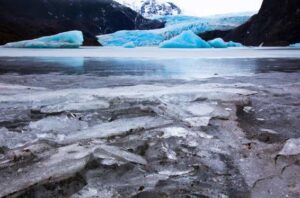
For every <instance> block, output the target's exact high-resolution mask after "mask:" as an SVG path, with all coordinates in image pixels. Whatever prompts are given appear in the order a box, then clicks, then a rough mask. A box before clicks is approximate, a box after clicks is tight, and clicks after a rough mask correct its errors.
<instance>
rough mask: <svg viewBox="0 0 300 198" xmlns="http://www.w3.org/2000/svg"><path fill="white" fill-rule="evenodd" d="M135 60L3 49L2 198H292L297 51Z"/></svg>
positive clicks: (152, 54)
mask: <svg viewBox="0 0 300 198" xmlns="http://www.w3.org/2000/svg"><path fill="white" fill-rule="evenodd" d="M112 50H115V53H116V54H112V55H109V56H108V57H105V55H108V54H109V52H112ZM140 51H141V54H138V55H136V54H135V53H137V51H136V49H127V52H128V53H125V52H126V51H125V50H124V49H119V48H101V49H98V48H91V49H89V48H83V49H79V50H78V51H76V50H69V51H65V50H40V51H39V53H37V51H35V50H27V49H26V50H12V49H5V50H4V49H0V56H1V57H0V109H1V111H0V197H5V196H8V197H73V198H78V197H84V198H92V197H103V198H110V197H158V198H159V197H171V198H172V197H263V198H265V197H270V198H271V197H272V198H274V197H275V198H277V197H278V198H281V197H295V198H297V197H299V196H300V183H299V177H300V175H299V173H300V151H299V147H300V145H299V138H300V132H299V128H300V125H299V119H300V103H299V98H300V82H299V78H300V73H299V72H300V59H299V57H300V53H299V52H300V51H299V50H289V49H287V50H284V49H257V50H256V49H247V50H246V49H234V50H233V49H232V50H231V49H230V50H159V49H153V48H142V49H140ZM65 52H66V53H65ZM37 54H38V56H34V55H37ZM80 54H81V56H80ZM166 54H168V55H170V56H164V55H166ZM51 55H52V56H54V57H49V56H51ZM118 55H120V56H121V57H123V58H116V57H117V56H118ZM177 55H178V57H177V58H174V57H176V56H177ZM4 56H5V57H4ZM14 56H15V57H14ZM110 56H113V58H111V57H110ZM137 56H140V57H137ZM162 56H163V58H162ZM124 57H126V58H124ZM222 57H223V58H222Z"/></svg>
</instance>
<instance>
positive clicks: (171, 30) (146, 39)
mask: <svg viewBox="0 0 300 198" xmlns="http://www.w3.org/2000/svg"><path fill="white" fill-rule="evenodd" d="M249 17H250V16H232V17H227V16H226V17H219V18H218V17H202V18H200V17H193V16H183V15H178V16H158V17H155V19H158V20H160V21H163V22H165V23H166V25H165V27H164V28H161V29H154V30H134V31H127V30H125V31H118V32H115V33H112V34H105V35H100V36H97V38H98V41H99V43H101V45H103V46H123V45H125V44H127V43H134V45H135V46H158V45H159V44H160V43H161V42H163V41H166V40H169V39H171V38H173V37H175V36H177V35H179V34H181V33H182V32H184V31H187V30H190V31H192V32H194V33H195V34H199V33H202V32H206V31H212V30H228V29H232V28H234V27H236V26H238V25H240V24H242V23H244V22H246V21H247V20H248V19H249Z"/></svg>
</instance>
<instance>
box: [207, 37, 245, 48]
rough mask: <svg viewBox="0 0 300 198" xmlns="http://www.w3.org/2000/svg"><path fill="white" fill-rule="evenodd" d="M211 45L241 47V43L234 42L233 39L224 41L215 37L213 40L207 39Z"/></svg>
mask: <svg viewBox="0 0 300 198" xmlns="http://www.w3.org/2000/svg"><path fill="white" fill-rule="evenodd" d="M208 43H209V44H210V45H211V47H214V48H227V47H242V46H243V45H242V44H240V43H235V42H233V41H229V42H225V41H224V40H223V39H221V38H216V39H213V40H210V41H208Z"/></svg>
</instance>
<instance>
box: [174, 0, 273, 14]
mask: <svg viewBox="0 0 300 198" xmlns="http://www.w3.org/2000/svg"><path fill="white" fill-rule="evenodd" d="M262 1H263V0H171V2H174V3H176V4H177V5H178V6H179V7H180V8H182V9H183V10H184V12H185V14H187V15H197V16H205V15H214V14H226V13H232V12H247V11H258V10H259V8H260V6H261V4H262ZM274 1H275V0H274Z"/></svg>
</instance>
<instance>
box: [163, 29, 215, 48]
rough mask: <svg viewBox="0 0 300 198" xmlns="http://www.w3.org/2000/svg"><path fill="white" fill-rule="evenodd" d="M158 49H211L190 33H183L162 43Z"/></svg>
mask: <svg viewBox="0 0 300 198" xmlns="http://www.w3.org/2000/svg"><path fill="white" fill-rule="evenodd" d="M159 47H160V48H211V46H210V45H209V44H208V42H206V41H205V40H203V39H201V38H200V37H199V36H197V35H196V34H195V33H194V32H192V31H185V32H183V33H181V34H180V35H178V36H175V37H174V38H172V39H170V40H168V41H164V42H162V43H161V44H160V45H159Z"/></svg>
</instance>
